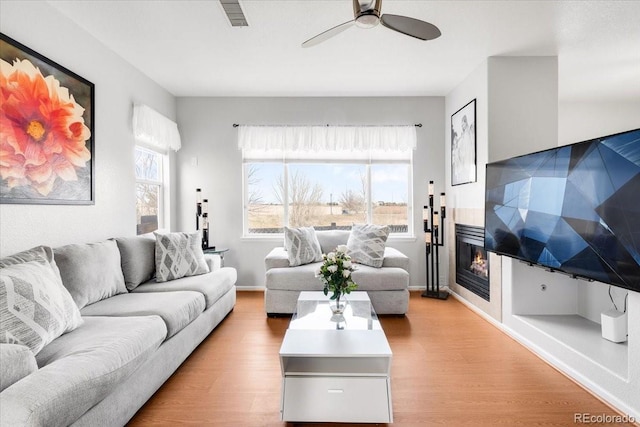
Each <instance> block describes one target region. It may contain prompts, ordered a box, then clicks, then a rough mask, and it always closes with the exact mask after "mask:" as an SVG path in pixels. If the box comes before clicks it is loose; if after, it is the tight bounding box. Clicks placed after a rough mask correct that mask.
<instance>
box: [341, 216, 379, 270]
mask: <svg viewBox="0 0 640 427" xmlns="http://www.w3.org/2000/svg"><path fill="white" fill-rule="evenodd" d="M388 237H389V227H387V226H386V225H371V224H353V227H351V233H350V234H349V240H348V241H347V253H348V254H349V256H351V260H352V261H353V262H357V263H359V264H364V265H369V266H371V267H377V268H380V267H382V262H383V261H384V247H385V244H386V242H387V238H388Z"/></svg>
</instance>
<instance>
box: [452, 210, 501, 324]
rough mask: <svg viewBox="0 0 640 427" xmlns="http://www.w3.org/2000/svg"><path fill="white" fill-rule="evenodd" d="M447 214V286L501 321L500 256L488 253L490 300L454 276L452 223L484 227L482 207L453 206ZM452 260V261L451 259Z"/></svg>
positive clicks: (454, 248)
mask: <svg viewBox="0 0 640 427" xmlns="http://www.w3.org/2000/svg"><path fill="white" fill-rule="evenodd" d="M452 211H453V212H452V213H451V214H450V216H449V219H448V220H449V224H447V236H446V237H447V242H446V247H447V251H448V255H449V260H450V261H449V278H450V279H449V288H450V289H451V290H452V291H453V292H455V293H456V294H458V295H460V296H461V297H462V298H464V299H466V300H467V301H469V302H470V303H472V304H473V305H475V306H476V307H477V308H478V309H480V310H482V311H484V312H485V313H487V314H488V315H489V316H491V317H493V318H494V319H496V320H497V321H499V322H500V321H502V258H501V257H500V256H498V255H496V254H494V253H489V288H490V293H491V298H490V301H486V300H484V299H482V298H481V297H479V296H477V295H476V294H474V293H473V292H471V291H469V290H468V289H466V288H465V287H463V286H461V285H459V284H457V283H455V277H456V263H455V257H456V253H455V251H456V236H455V226H454V224H465V225H473V226H476V227H484V211H483V210H482V209H462V208H454V209H452ZM451 260H454V261H451Z"/></svg>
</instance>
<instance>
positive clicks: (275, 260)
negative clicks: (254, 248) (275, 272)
mask: <svg viewBox="0 0 640 427" xmlns="http://www.w3.org/2000/svg"><path fill="white" fill-rule="evenodd" d="M287 267H289V255H288V254H287V251H285V250H284V248H283V247H282V246H278V247H276V248H273V249H271V252H269V253H268V254H267V256H266V257H264V268H265V270H269V269H270V268H287Z"/></svg>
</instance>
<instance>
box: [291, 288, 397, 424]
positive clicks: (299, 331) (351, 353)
mask: <svg viewBox="0 0 640 427" xmlns="http://www.w3.org/2000/svg"><path fill="white" fill-rule="evenodd" d="M347 300H348V301H349V303H348V304H347V308H346V309H345V313H344V315H343V316H344V317H343V318H339V317H336V316H335V315H332V313H331V310H330V308H329V298H328V297H326V296H325V295H324V294H323V293H322V292H301V293H300V297H299V298H298V305H297V309H296V313H294V314H293V317H292V318H291V323H290V324H289V329H287V332H286V334H285V336H284V340H283V342H282V346H281V347H280V366H281V369H282V398H281V407H280V411H281V414H282V420H283V421H292V422H359V423H390V422H393V411H392V408H391V383H390V377H391V357H392V353H391V348H390V347H389V343H388V342H387V337H386V336H385V334H384V331H383V330H382V327H381V325H380V322H379V320H378V317H377V316H376V313H375V311H374V310H373V307H372V305H371V301H370V300H369V296H368V295H367V293H366V292H352V293H351V295H348V296H347Z"/></svg>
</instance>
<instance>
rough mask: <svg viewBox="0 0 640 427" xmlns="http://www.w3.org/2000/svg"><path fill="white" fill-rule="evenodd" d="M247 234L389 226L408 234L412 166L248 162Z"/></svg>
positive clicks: (246, 178) (246, 177)
mask: <svg viewBox="0 0 640 427" xmlns="http://www.w3.org/2000/svg"><path fill="white" fill-rule="evenodd" d="M244 170H245V182H246V183H247V185H246V197H245V199H246V202H245V206H246V209H245V218H246V233H247V234H249V235H251V234H253V235H258V234H268V233H281V232H282V227H283V226H284V225H288V226H290V227H301V226H313V227H315V228H316V229H332V228H341V229H349V228H351V225H352V224H353V223H371V224H379V225H389V226H390V227H391V231H392V232H394V233H403V234H408V233H410V232H411V231H412V230H410V227H409V226H410V221H409V218H410V217H411V215H410V211H411V203H410V202H411V201H410V198H409V195H410V194H411V193H410V188H409V182H410V180H409V177H410V175H411V164H410V163H404V164H384V163H381V164H362V163H302V162H301V163H283V162H280V163H271V162H246V163H245V165H244Z"/></svg>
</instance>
